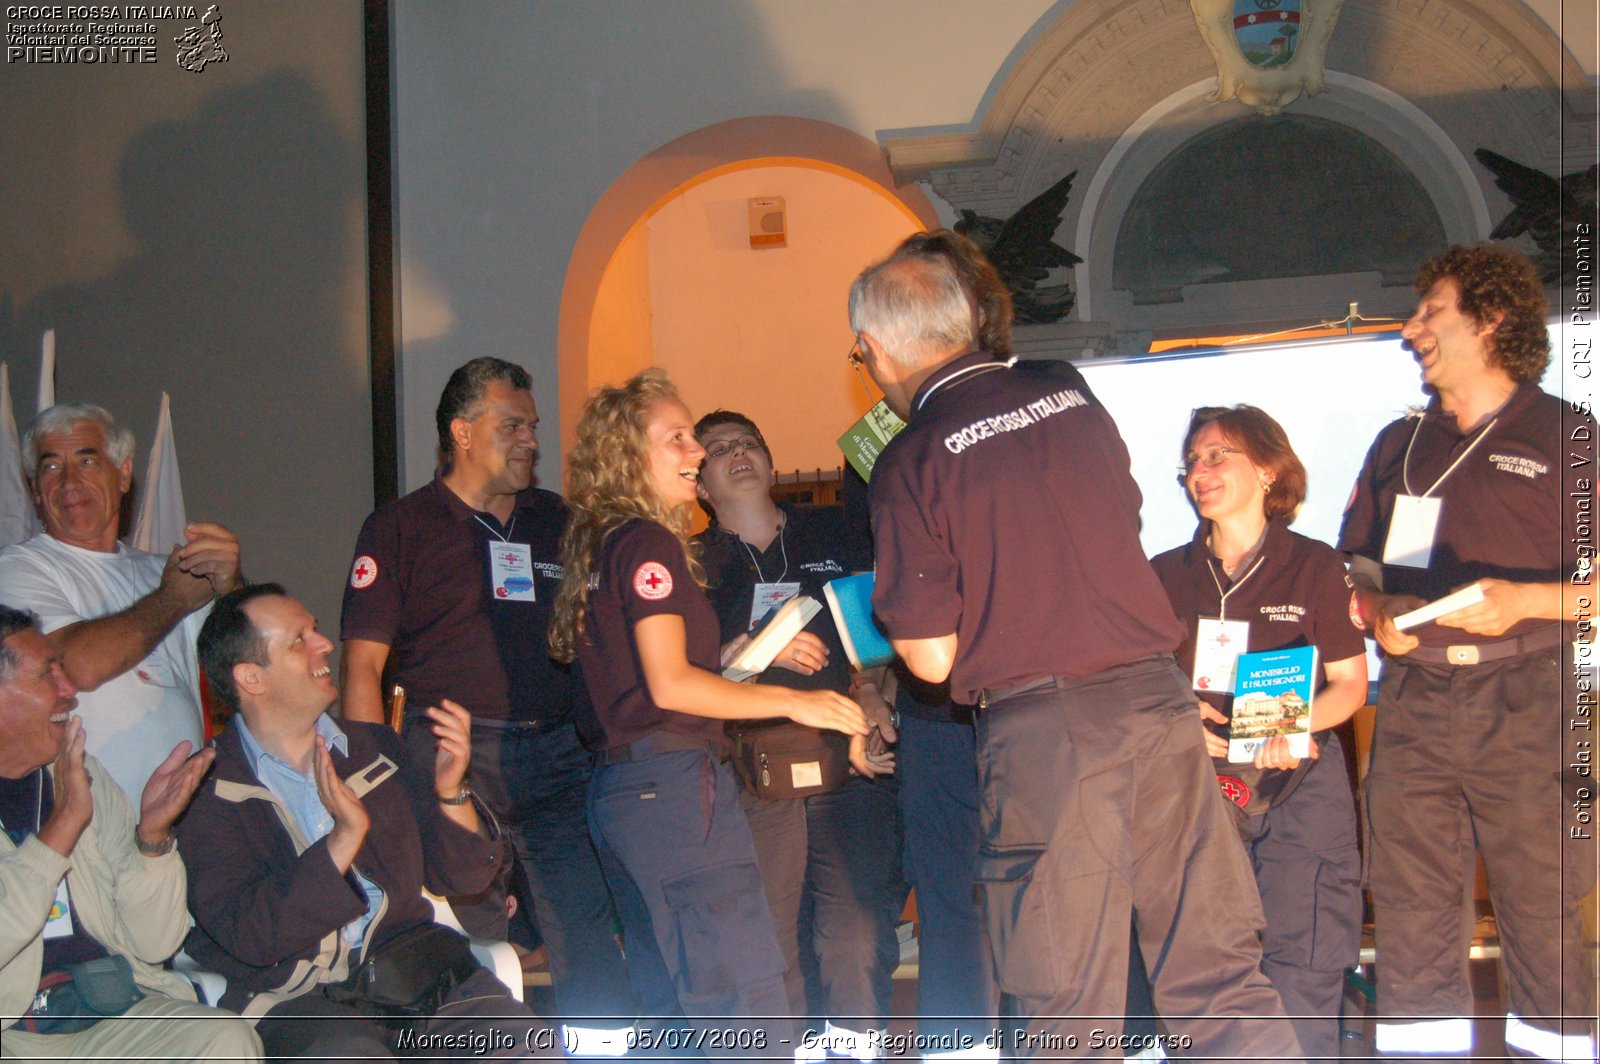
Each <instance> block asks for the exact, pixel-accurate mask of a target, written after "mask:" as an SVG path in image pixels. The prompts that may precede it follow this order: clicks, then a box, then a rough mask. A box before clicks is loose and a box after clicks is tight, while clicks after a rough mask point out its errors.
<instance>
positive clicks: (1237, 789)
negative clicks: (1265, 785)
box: [1217, 776, 1250, 809]
mask: <svg viewBox="0 0 1600 1064" xmlns="http://www.w3.org/2000/svg"><path fill="white" fill-rule="evenodd" d="M1217 785H1218V786H1220V787H1221V788H1222V795H1223V797H1225V798H1227V799H1228V801H1230V802H1232V803H1233V804H1234V805H1236V806H1238V807H1239V808H1240V809H1243V808H1244V807H1245V806H1246V805H1247V804H1249V802H1250V788H1249V786H1248V785H1246V784H1245V782H1244V780H1242V779H1240V778H1239V777H1237V776H1218V777H1217Z"/></svg>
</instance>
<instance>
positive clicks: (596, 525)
mask: <svg viewBox="0 0 1600 1064" xmlns="http://www.w3.org/2000/svg"><path fill="white" fill-rule="evenodd" d="M677 398H678V390H677V389H676V388H675V387H673V385H672V381H671V380H669V379H668V378H667V375H666V373H664V372H662V371H661V370H659V369H656V368H654V367H652V368H650V369H647V370H644V371H643V372H641V373H639V374H638V375H637V376H635V377H633V378H632V379H631V380H629V381H628V383H626V384H624V385H622V386H621V387H620V388H601V389H600V390H599V391H597V392H595V393H594V395H593V396H591V397H590V398H589V402H588V403H587V404H585V405H584V408H583V418H582V419H581V420H580V421H579V422H578V442H577V445H576V446H575V447H574V448H573V450H572V455H571V457H570V458H568V459H567V507H568V509H569V510H570V511H571V517H570V518H569V520H568V521H567V529H566V531H565V532H563V533H562V535H561V564H562V566H563V568H564V573H563V576H562V579H561V589H560V590H559V591H558V592H556V602H555V609H554V611H553V616H552V617H551V621H550V656H551V657H552V658H554V659H556V660H557V661H571V660H572V659H573V658H574V657H576V656H577V653H578V643H579V641H580V640H582V639H583V637H584V619H585V615H586V614H587V613H588V610H589V591H590V586H591V580H590V578H591V574H593V572H594V566H595V563H596V561H598V560H599V557H600V549H601V547H602V546H604V544H605V540H606V537H607V536H609V535H610V534H611V533H612V532H613V531H615V530H616V529H617V528H618V527H620V526H621V525H622V524H624V523H626V522H628V521H631V520H633V519H634V518H636V517H637V518H642V519H644V520H646V521H654V522H656V523H657V524H659V525H662V526H664V527H666V528H667V529H668V530H669V531H671V532H672V533H673V534H674V535H675V536H677V537H678V540H679V542H681V543H682V544H683V553H684V557H685V558H687V559H688V562H689V571H690V572H691V573H692V574H693V575H694V578H695V580H696V581H698V582H699V583H700V584H701V585H702V586H703V585H704V583H705V574H704V571H703V570H702V569H701V568H700V564H699V561H698V560H697V559H696V557H695V555H694V551H693V550H692V548H691V547H690V543H689V511H690V509H691V508H690V506H689V505H687V504H668V503H666V502H663V501H662V500H661V499H660V497H658V496H657V494H656V489H655V486H654V485H653V484H652V483H651V481H650V470H649V460H648V453H649V447H650V444H649V438H648V437H647V436H646V426H647V425H648V424H649V421H650V415H651V412H652V411H653V409H654V408H655V406H656V404H657V403H660V402H662V401H663V400H672V399H677Z"/></svg>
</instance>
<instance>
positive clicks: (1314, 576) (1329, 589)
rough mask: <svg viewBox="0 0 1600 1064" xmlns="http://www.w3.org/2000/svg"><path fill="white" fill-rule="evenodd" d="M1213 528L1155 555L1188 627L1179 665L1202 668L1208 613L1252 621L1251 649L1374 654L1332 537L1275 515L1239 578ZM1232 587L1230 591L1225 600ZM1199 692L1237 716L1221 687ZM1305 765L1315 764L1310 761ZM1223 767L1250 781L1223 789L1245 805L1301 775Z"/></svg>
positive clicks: (1325, 657) (1330, 656)
mask: <svg viewBox="0 0 1600 1064" xmlns="http://www.w3.org/2000/svg"><path fill="white" fill-rule="evenodd" d="M1210 527H1211V523H1210V522H1209V521H1201V522H1200V527H1199V528H1198V529H1197V530H1196V532H1195V537H1194V539H1193V540H1191V541H1190V542H1188V543H1186V544H1184V545H1183V546H1181V547H1174V548H1173V549H1172V550H1169V551H1165V552H1163V553H1161V554H1158V555H1156V556H1155V557H1154V558H1152V559H1150V564H1151V565H1152V566H1153V567H1154V568H1155V571H1156V575H1157V576H1158V577H1160V578H1161V586H1162V587H1164V588H1166V589H1167V597H1168V598H1169V599H1171V600H1172V609H1173V612H1175V613H1177V615H1178V619H1179V620H1180V621H1182V622H1183V625H1184V636H1183V642H1182V643H1180V644H1178V665H1179V667H1180V668H1182V669H1183V671H1184V672H1185V673H1188V674H1190V675H1193V673H1194V655H1195V636H1196V633H1197V632H1198V631H1199V627H1200V618H1201V617H1221V618H1223V619H1225V620H1229V621H1249V622H1250V640H1249V646H1247V647H1246V648H1245V650H1244V652H1246V653H1252V654H1253V653H1256V652H1258V651H1262V650H1283V649H1286V648H1288V647H1303V646H1314V647H1316V648H1317V655H1318V660H1319V661H1321V662H1323V663H1327V662H1330V661H1343V660H1344V659H1346V658H1353V657H1356V656H1358V655H1362V654H1365V653H1366V639H1365V638H1364V637H1363V635H1362V633H1361V631H1360V629H1358V628H1356V626H1355V625H1354V624H1353V623H1352V622H1351V620H1350V597H1351V594H1352V591H1353V585H1352V584H1351V581H1350V577H1349V574H1347V573H1346V572H1345V568H1344V555H1342V554H1340V553H1339V552H1338V551H1336V550H1334V549H1333V548H1332V547H1330V546H1328V545H1327V544H1326V543H1319V542H1318V541H1316V540H1314V539H1307V538H1306V537H1305V536H1302V535H1299V534H1297V533H1294V532H1291V531H1289V526H1288V525H1287V524H1285V523H1284V522H1283V521H1282V520H1272V521H1269V522H1268V523H1267V535H1266V541H1265V542H1264V543H1263V544H1262V545H1261V550H1260V551H1259V552H1258V553H1257V555H1256V558H1255V560H1254V561H1253V562H1251V564H1250V565H1249V566H1248V567H1246V569H1245V570H1244V572H1243V573H1241V574H1239V579H1238V580H1229V579H1228V577H1227V576H1226V575H1225V574H1224V573H1223V571H1222V565H1221V563H1220V562H1218V561H1217V560H1216V559H1215V558H1214V557H1213V556H1212V554H1211V551H1210V549H1209V548H1208V547H1207V546H1206V534H1207V533H1208V532H1209V531H1210ZM1224 593H1226V594H1227V596H1228V597H1227V601H1226V603H1225V604H1224V602H1223V598H1222V596H1223V594H1224ZM1326 682H1327V676H1326V674H1321V675H1319V676H1318V677H1317V686H1318V687H1321V686H1322V685H1323V684H1325V683H1326ZM1195 694H1196V696H1197V697H1199V698H1201V699H1204V700H1205V701H1206V702H1209V703H1210V704H1211V705H1213V706H1216V707H1217V708H1218V709H1219V710H1221V711H1222V712H1223V713H1224V714H1227V715H1228V716H1232V715H1233V696H1232V695H1226V694H1218V693H1217V692H1215V691H1196V692H1195ZM1206 726H1207V727H1209V728H1211V729H1212V730H1213V731H1215V732H1216V733H1217V734H1218V735H1221V736H1222V737H1224V738H1226V737H1227V735H1228V728H1227V725H1225V724H1210V723H1208V724H1207V725H1206ZM1305 764H1306V766H1307V767H1309V764H1310V763H1309V762H1306V763H1305ZM1216 765H1217V772H1218V774H1219V775H1221V776H1224V777H1232V778H1233V779H1234V780H1237V781H1241V782H1242V783H1243V785H1244V787H1243V789H1241V788H1239V787H1238V786H1235V785H1225V786H1224V788H1223V789H1224V793H1227V794H1228V795H1229V797H1230V798H1232V799H1234V800H1235V801H1238V803H1239V804H1240V805H1244V804H1245V803H1244V802H1243V801H1239V799H1241V798H1244V799H1246V800H1248V796H1249V794H1252V793H1253V794H1256V795H1257V797H1258V798H1259V799H1260V800H1261V801H1262V802H1270V801H1272V799H1273V798H1274V796H1276V795H1277V794H1279V793H1281V792H1282V790H1283V788H1284V787H1286V786H1287V785H1288V783H1289V782H1290V778H1291V777H1292V776H1293V775H1294V773H1292V772H1288V771H1284V770H1281V769H1267V770H1261V769H1257V768H1255V767H1254V766H1253V765H1233V764H1229V763H1228V761H1227V760H1226V759H1225V758H1224V759H1218V760H1217V761H1216ZM1225 784H1226V781H1225Z"/></svg>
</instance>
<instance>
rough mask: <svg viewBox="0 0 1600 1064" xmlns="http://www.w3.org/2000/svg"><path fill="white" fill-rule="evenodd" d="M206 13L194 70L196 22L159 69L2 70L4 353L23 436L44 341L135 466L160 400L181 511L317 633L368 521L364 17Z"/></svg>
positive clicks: (243, 9)
mask: <svg viewBox="0 0 1600 1064" xmlns="http://www.w3.org/2000/svg"><path fill="white" fill-rule="evenodd" d="M199 7H200V9H201V10H204V7H205V4H204V3H201V4H200V5H199ZM220 8H221V13H222V21H221V23H220V25H221V28H222V31H223V39H222V44H223V47H224V48H225V49H226V50H227V52H228V61H227V62H225V63H213V64H210V65H208V66H206V67H205V69H204V70H203V71H201V72H199V73H190V72H188V71H185V70H183V69H181V68H180V67H179V66H178V65H177V63H176V61H175V53H176V46H175V44H174V43H173V41H172V38H174V37H176V36H177V35H178V34H179V33H181V32H182V31H183V29H184V27H185V26H187V25H189V24H191V23H192V22H193V21H194V20H192V19H191V20H184V19H173V20H158V22H157V26H158V29H159V34H158V36H157V41H158V45H157V48H158V55H159V62H158V63H156V64H152V65H142V64H136V65H117V66H110V65H83V64H77V65H44V64H28V63H20V62H18V63H8V64H6V65H4V66H3V67H0V99H3V101H4V104H3V106H0V146H3V147H0V204H3V205H4V206H3V208H0V358H4V359H5V360H6V361H7V362H9V363H10V366H11V379H12V385H13V391H14V395H15V396H16V400H15V405H16V411H17V417H18V420H19V422H22V423H26V421H27V420H28V419H29V418H30V417H32V415H33V413H34V399H33V397H34V387H35V380H36V377H37V371H38V359H39V336H40V333H41V331H42V330H43V329H44V328H45V327H46V326H54V327H55V329H56V333H57V350H58V359H59V369H58V374H57V397H58V398H59V399H61V400H63V401H67V400H88V401H94V402H98V403H101V404H102V405H104V406H106V407H108V408H109V409H110V410H111V411H112V412H113V413H114V414H116V415H117V416H118V417H119V419H121V420H122V421H124V422H125V423H126V424H127V425H128V426H129V427H130V428H132V429H133V430H134V432H135V434H136V435H137V436H138V440H139V446H140V451H139V454H138V456H137V458H136V459H135V463H134V466H135V470H136V475H138V474H142V472H143V468H144V458H145V450H144V449H145V447H146V446H147V445H148V443H149V440H150V433H151V429H152V427H153V425H154V422H155V416H156V410H157V406H158V403H159V398H160V393H161V391H162V390H166V391H168V392H170V393H171V395H172V412H173V424H174V435H175V437H176V440H177V445H178V457H179V465H180V466H181V468H182V472H183V483H184V494H185V496H186V500H187V503H188V512H189V516H190V518H191V519H210V520H216V521H221V522H223V523H225V524H227V525H229V526H230V527H232V528H233V529H234V530H235V531H236V532H237V533H238V534H239V536H240V539H241V540H242V543H243V551H244V561H245V571H246V573H247V574H248V575H249V576H251V577H252V578H254V579H275V580H280V581H282V582H284V583H286V584H288V585H289V586H290V588H291V589H292V590H293V591H295V592H296V593H298V594H299V595H300V596H301V597H302V598H303V599H305V601H306V602H307V603H308V605H309V606H310V607H311V609H312V610H313V611H314V612H315V613H316V614H317V616H318V618H319V619H320V621H321V623H322V626H323V628H324V630H326V631H330V632H336V631H337V628H338V609H339V598H340V590H341V587H342V584H343V578H344V574H345V571H346V567H347V566H348V564H349V558H350V548H351V545H352V543H353V540H354V537H355V534H356V531H357V529H358V528H359V526H360V521H361V519H362V518H363V517H364V516H365V514H366V513H367V511H368V510H369V509H370V508H371V506H372V489H371V484H372V447H371V432H370V414H369V408H370V398H369V396H370V387H369V381H368V373H367V362H366V337H367V328H366V234H365V228H364V226H365V222H364V212H365V156H364V140H363V138H364V128H363V122H364V119H363V112H362V108H363V80H362V79H363V74H362V66H363V59H362V43H361V42H362V34H361V4H360V3H359V2H357V0H252V2H251V3H249V4H240V3H233V4H229V3H223V4H221V5H220ZM13 28H14V27H13ZM0 591H3V589H0Z"/></svg>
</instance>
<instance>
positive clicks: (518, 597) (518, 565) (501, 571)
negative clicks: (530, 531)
mask: <svg viewBox="0 0 1600 1064" xmlns="http://www.w3.org/2000/svg"><path fill="white" fill-rule="evenodd" d="M488 547H489V593H490V594H492V595H493V596H494V597H495V598H496V599H497V600H498V601H500V602H533V601H535V599H534V595H533V548H532V547H530V546H529V545H528V544H526V543H509V542H507V541H505V540H499V539H491V540H489V542H488Z"/></svg>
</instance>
